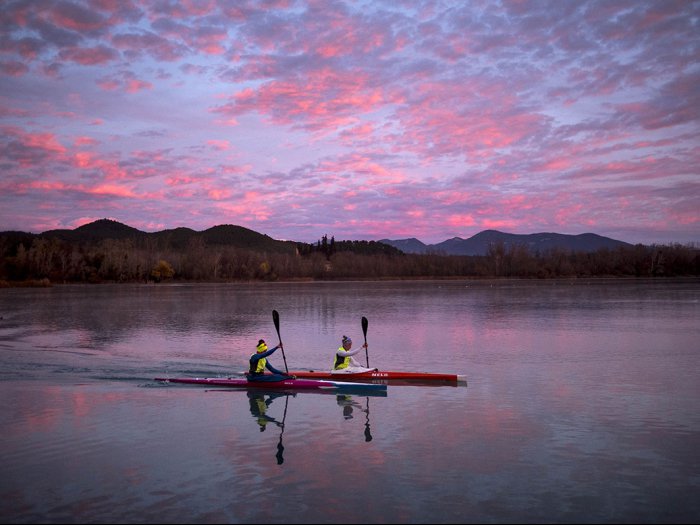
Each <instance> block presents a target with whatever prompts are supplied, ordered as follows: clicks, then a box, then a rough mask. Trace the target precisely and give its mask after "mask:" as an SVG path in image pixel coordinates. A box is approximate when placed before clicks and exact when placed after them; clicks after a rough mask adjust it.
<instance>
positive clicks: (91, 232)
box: [0, 219, 296, 253]
mask: <svg viewBox="0 0 700 525" xmlns="http://www.w3.org/2000/svg"><path fill="white" fill-rule="evenodd" d="M3 233H9V232H0V235H2V234H3ZM13 233H15V234H18V233H20V232H13ZM37 236H38V237H43V238H58V239H61V240H64V241H70V242H98V241H102V240H107V239H114V240H124V239H133V240H134V241H135V242H136V243H142V242H146V241H151V242H153V243H154V245H155V246H158V247H160V248H170V249H184V248H186V247H187V246H188V245H189V244H190V243H191V242H192V241H193V240H195V239H200V240H201V242H203V243H204V244H206V245H210V246H211V245H220V246H233V247H236V248H248V249H252V250H264V251H270V252H280V253H293V252H294V251H295V249H296V245H295V243H294V242H291V241H276V240H275V239H273V238H272V237H269V236H267V235H263V234H261V233H258V232H255V231H253V230H249V229H248V228H244V227H242V226H235V225H232V224H223V225H220V226H214V227H213V228H209V229H208V230H204V231H202V232H197V231H195V230H192V229H190V228H175V229H172V230H162V231H159V232H154V233H148V232H143V231H141V230H137V229H136V228H132V227H131V226H127V225H126V224H122V223H120V222H118V221H113V220H110V219H100V220H97V221H94V222H91V223H89V224H85V225H83V226H80V227H78V228H76V229H74V230H48V231H45V232H43V233H40V234H38V235H37Z"/></svg>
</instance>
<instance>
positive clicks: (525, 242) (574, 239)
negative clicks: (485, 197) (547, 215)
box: [380, 230, 630, 255]
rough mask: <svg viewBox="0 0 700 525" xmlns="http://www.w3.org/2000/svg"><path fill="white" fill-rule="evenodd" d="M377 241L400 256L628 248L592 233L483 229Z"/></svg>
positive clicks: (623, 244)
mask: <svg viewBox="0 0 700 525" xmlns="http://www.w3.org/2000/svg"><path fill="white" fill-rule="evenodd" d="M380 242H383V243H384V244H389V245H390V246H394V247H395V248H398V249H400V250H401V251H403V252H404V253H444V254H446V255H486V254H487V253H488V250H489V247H491V246H495V245H498V244H503V246H504V247H505V248H509V247H512V246H525V247H527V248H528V249H529V250H530V252H531V253H538V252H539V253H543V252H546V251H550V250H552V249H555V248H557V249H561V250H567V251H577V252H594V251H597V250H600V249H602V248H608V249H613V248H617V247H619V246H630V244H629V243H626V242H623V241H618V240H615V239H611V238H609V237H603V236H601V235H597V234H595V233H582V234H580V235H566V234H562V233H531V234H516V233H504V232H500V231H497V230H484V231H482V232H480V233H477V234H476V235H474V236H473V237H470V238H468V239H462V238H461V237H454V238H452V239H448V240H446V241H443V242H441V243H438V244H428V245H426V244H423V243H422V242H420V241H419V240H418V239H400V240H395V241H394V240H389V239H383V240H381V241H380Z"/></svg>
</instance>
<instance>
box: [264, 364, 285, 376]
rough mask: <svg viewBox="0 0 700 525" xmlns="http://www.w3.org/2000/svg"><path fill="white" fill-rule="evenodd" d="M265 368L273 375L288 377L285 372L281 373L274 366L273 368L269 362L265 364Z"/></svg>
mask: <svg viewBox="0 0 700 525" xmlns="http://www.w3.org/2000/svg"><path fill="white" fill-rule="evenodd" d="M265 368H267V369H268V370H269V371H270V372H272V373H273V374H277V375H280V376H286V375H287V374H286V373H285V372H280V371H279V370H277V369H276V368H275V367H274V366H272V365H271V364H270V361H268V362H267V363H265Z"/></svg>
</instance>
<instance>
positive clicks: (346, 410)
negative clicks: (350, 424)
mask: <svg viewBox="0 0 700 525" xmlns="http://www.w3.org/2000/svg"><path fill="white" fill-rule="evenodd" d="M336 401H337V402H338V406H340V407H343V418H345V419H352V418H353V415H352V413H353V411H354V409H355V408H359V409H360V410H362V405H360V403H358V402H357V401H355V400H354V399H353V398H352V396H348V395H338V396H336Z"/></svg>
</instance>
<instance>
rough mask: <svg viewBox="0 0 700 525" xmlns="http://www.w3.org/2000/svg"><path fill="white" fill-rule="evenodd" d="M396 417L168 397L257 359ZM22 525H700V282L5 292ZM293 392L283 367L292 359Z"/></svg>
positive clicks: (6, 494)
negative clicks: (346, 359) (278, 347)
mask: <svg viewBox="0 0 700 525" xmlns="http://www.w3.org/2000/svg"><path fill="white" fill-rule="evenodd" d="M273 309H276V310H277V311H278V312H279V315H280V335H281V338H282V341H283V342H284V358H286V361H287V364H288V366H289V369H290V370H291V369H309V368H313V369H330V367H331V364H332V360H333V354H334V351H335V350H336V349H337V348H338V346H339V345H340V339H341V337H342V335H348V336H350V337H352V338H353V340H354V346H355V347H357V346H359V345H361V344H362V343H363V342H364V340H363V333H362V328H361V324H360V320H361V318H362V316H365V317H367V319H368V321H369V327H368V331H367V342H368V345H369V350H368V353H367V356H365V355H364V352H363V353H361V354H358V355H357V356H356V358H358V360H361V361H363V362H364V361H365V360H366V359H367V358H368V359H369V363H370V365H371V366H374V367H379V368H380V369H385V370H404V371H429V372H445V373H458V374H464V375H466V376H467V380H468V385H467V386H458V387H454V386H443V385H438V386H397V385H389V387H388V390H387V392H386V395H385V396H367V395H348V396H336V395H334V394H327V393H314V392H298V393H296V394H295V395H275V394H274V393H273V392H266V391H260V392H247V391H246V390H238V391H234V390H226V389H215V388H204V387H196V386H195V387H192V386H182V385H174V384H159V383H156V382H154V381H153V378H154V377H157V376H163V375H165V376H167V377H176V376H200V377H202V376H203V377H227V376H229V375H233V374H238V373H240V372H241V371H242V370H244V369H245V368H246V367H247V359H248V357H249V356H250V354H251V353H253V352H254V350H255V345H256V344H257V341H258V339H260V338H264V339H265V340H266V341H267V342H268V344H269V345H270V346H273V345H274V344H276V343H277V341H278V338H277V333H276V332H275V327H274V324H273V322H272V310H273ZM0 357H1V359H2V361H1V362H2V367H1V368H0V393H1V396H0V406H1V407H2V410H1V411H0V424H2V428H3V431H2V433H1V434H0V464H2V470H3V475H2V477H1V478H0V522H2V523H37V522H43V523H49V522H62V523H66V522H71V523H115V522H116V523H143V522H156V523H193V522H194V523H259V522H268V523H338V522H356V523H357V522H365V523H485V522H489V523H581V522H596V523H610V522H615V523H622V522H626V523H678V522H683V523H696V522H698V521H699V520H700V497H698V496H699V495H700V409H699V408H698V407H700V381H699V379H700V377H699V375H700V281H699V280H697V279H692V280H641V281H640V280H604V279H602V280H590V281H589V280H574V281H564V280H562V281H559V280H557V281H518V280H513V281H511V280H503V281H475V282H473V281H400V282H340V283H327V282H315V283H312V282H310V283H261V284H191V285H189V284H188V285H176V284H159V285H96V286H86V285H76V286H72V285H64V286H54V287H52V288H42V289H0ZM270 361H271V362H272V364H273V365H274V366H275V367H277V368H280V369H284V359H283V356H282V354H281V352H280V351H277V352H276V353H275V354H274V355H272V356H271V357H270Z"/></svg>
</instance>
